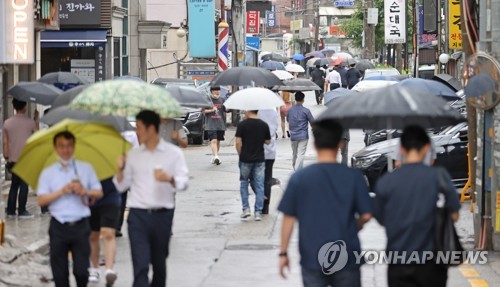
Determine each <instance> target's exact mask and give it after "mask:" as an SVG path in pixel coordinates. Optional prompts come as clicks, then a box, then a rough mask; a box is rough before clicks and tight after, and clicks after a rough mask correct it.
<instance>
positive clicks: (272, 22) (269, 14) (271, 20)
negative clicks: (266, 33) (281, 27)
mask: <svg viewBox="0 0 500 287" xmlns="http://www.w3.org/2000/svg"><path fill="white" fill-rule="evenodd" d="M274 7H275V6H274V5H273V10H272V11H266V24H267V27H268V28H274V27H276V12H274V11H275V10H274V9H275V8H274Z"/></svg>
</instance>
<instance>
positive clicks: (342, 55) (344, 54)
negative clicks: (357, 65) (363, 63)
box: [332, 52, 352, 59]
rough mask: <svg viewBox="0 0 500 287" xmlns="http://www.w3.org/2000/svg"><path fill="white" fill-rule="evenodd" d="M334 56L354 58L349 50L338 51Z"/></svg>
mask: <svg viewBox="0 0 500 287" xmlns="http://www.w3.org/2000/svg"><path fill="white" fill-rule="evenodd" d="M332 57H334V58H344V59H352V55H351V54H349V53H347V52H338V53H335V54H333V56H332Z"/></svg>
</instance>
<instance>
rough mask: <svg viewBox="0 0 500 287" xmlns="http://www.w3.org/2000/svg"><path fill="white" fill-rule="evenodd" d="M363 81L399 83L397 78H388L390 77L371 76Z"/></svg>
mask: <svg viewBox="0 0 500 287" xmlns="http://www.w3.org/2000/svg"><path fill="white" fill-rule="evenodd" d="M364 80H370V81H395V82H399V79H398V78H394V77H390V76H373V77H368V78H365V79H364Z"/></svg>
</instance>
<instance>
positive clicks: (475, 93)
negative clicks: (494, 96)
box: [464, 73, 496, 98]
mask: <svg viewBox="0 0 500 287" xmlns="http://www.w3.org/2000/svg"><path fill="white" fill-rule="evenodd" d="M495 85H496V83H495V80H494V79H493V78H492V77H491V76H490V75H488V74H484V73H481V74H477V75H475V76H473V77H472V78H470V79H469V81H468V82H467V85H466V86H465V89H464V93H465V97H467V98H475V97H479V96H482V95H484V94H487V93H491V92H493V91H495Z"/></svg>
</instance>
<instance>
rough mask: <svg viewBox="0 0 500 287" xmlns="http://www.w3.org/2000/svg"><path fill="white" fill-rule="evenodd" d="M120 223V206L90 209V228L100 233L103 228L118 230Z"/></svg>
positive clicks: (110, 205)
mask: <svg viewBox="0 0 500 287" xmlns="http://www.w3.org/2000/svg"><path fill="white" fill-rule="evenodd" d="M119 221H120V206H117V205H112V204H109V205H101V206H96V207H91V208H90V228H91V229H92V231H96V232H97V231H100V230H101V227H108V228H115V229H116V228H117V227H118V223H119Z"/></svg>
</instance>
